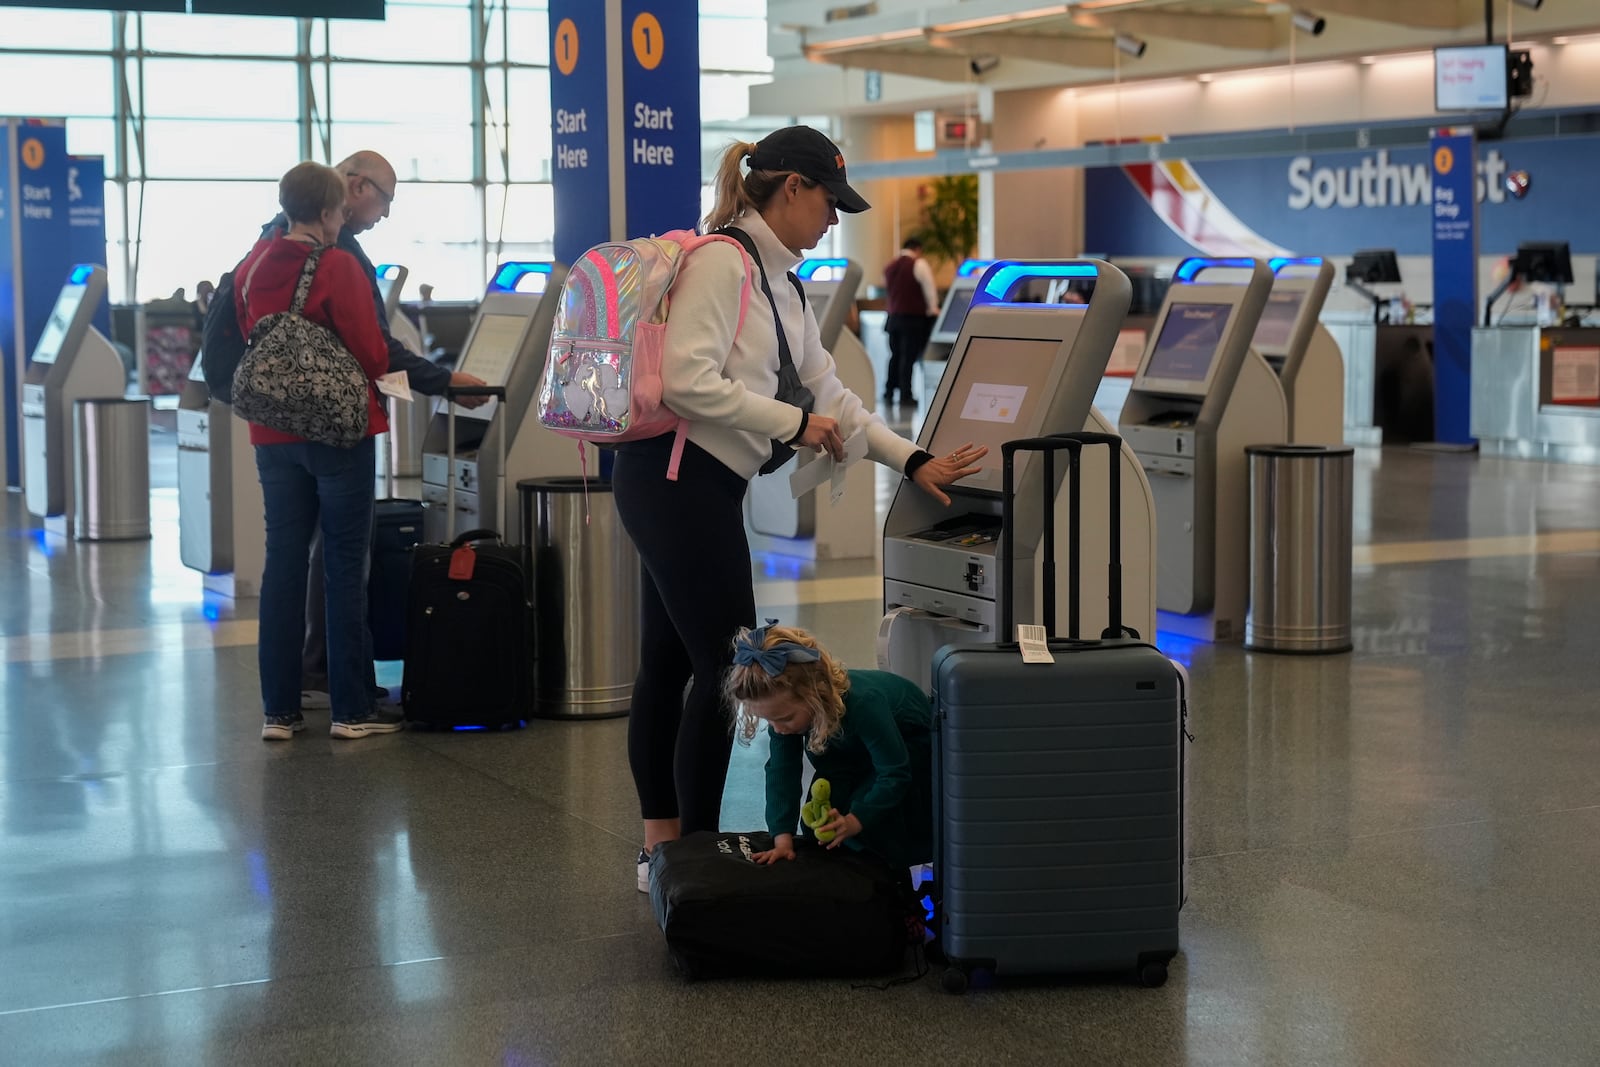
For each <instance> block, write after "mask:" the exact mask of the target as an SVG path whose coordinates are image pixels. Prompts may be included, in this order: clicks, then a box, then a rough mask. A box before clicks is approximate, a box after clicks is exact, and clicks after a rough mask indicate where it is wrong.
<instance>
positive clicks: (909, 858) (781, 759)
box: [767, 671, 933, 866]
mask: <svg viewBox="0 0 1600 1067" xmlns="http://www.w3.org/2000/svg"><path fill="white" fill-rule="evenodd" d="M849 675H850V690H849V692H847V693H846V694H845V698H844V716H843V718H841V719H840V720H839V731H838V732H837V733H835V734H834V735H833V736H832V737H831V738H829V739H828V747H827V748H826V749H825V750H824V751H822V752H820V753H807V752H806V750H805V749H806V743H807V741H808V740H809V736H808V735H806V734H779V733H776V732H774V731H773V730H772V728H771V727H768V729H767V735H768V739H769V744H770V753H769V755H768V756H767V830H768V832H769V833H772V834H792V833H794V832H795V828H796V826H797V825H798V824H799V822H800V805H801V804H802V803H803V802H804V800H805V799H806V798H805V796H804V795H803V793H802V791H801V771H802V767H801V759H802V757H803V756H809V757H810V759H811V765H812V766H813V767H814V768H816V772H817V777H819V778H826V779H827V780H828V784H829V785H830V786H831V787H832V790H833V793H832V802H833V806H834V807H835V808H837V809H838V810H839V812H840V813H841V814H844V815H854V816H855V817H856V818H857V819H859V820H860V821H861V833H860V834H858V835H857V836H856V837H854V838H851V839H850V840H849V841H847V842H845V844H846V845H847V846H848V847H853V848H865V849H870V850H871V851H873V852H876V853H878V854H879V855H881V856H882V857H883V858H884V859H886V860H888V861H889V862H891V863H893V864H895V865H897V866H911V865H912V864H916V863H926V862H928V861H930V860H932V859H933V750H932V738H931V731H932V728H933V709H932V706H931V704H930V703H929V700H928V697H927V695H926V694H925V693H923V691H922V690H921V689H920V688H918V686H917V685H916V684H915V683H914V682H909V681H907V680H906V679H904V678H901V677H900V676H899V675H896V674H888V673H886V672H883V671H850V672H849ZM801 832H802V833H804V834H805V835H806V836H808V837H810V836H812V833H811V829H810V828H809V827H806V828H803V829H802V831H801Z"/></svg>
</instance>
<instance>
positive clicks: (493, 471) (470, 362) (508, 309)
mask: <svg viewBox="0 0 1600 1067" xmlns="http://www.w3.org/2000/svg"><path fill="white" fill-rule="evenodd" d="M566 277H567V268H566V267H565V266H564V265H562V264H560V263H548V262H532V263H503V264H501V265H500V267H499V269H498V270H496V272H495V276H494V280H493V281H491V282H490V283H489V291H488V292H487V293H486V294H485V295H484V298H483V303H482V305H480V306H479V308H478V315H477V318H476V319H474V320H473V323H472V330H471V332H470V333H468V334H467V341H466V344H465V346H463V348H462V350H461V360H460V362H459V363H458V364H457V366H456V369H457V370H460V371H463V372H465V373H467V374H473V375H476V376H477V377H479V378H481V379H483V381H484V382H485V383H486V384H488V385H496V386H501V387H503V388H504V389H505V391H506V399H505V403H503V404H502V403H500V402H499V401H496V400H490V401H489V402H488V403H487V404H485V405H483V406H482V407H478V408H463V407H460V406H457V409H456V441H455V447H456V455H455V462H454V463H453V464H452V463H451V461H450V460H451V457H450V455H449V434H448V427H447V411H446V410H445V406H444V405H443V404H441V405H439V410H438V411H436V412H435V413H434V414H433V416H432V418H431V419H429V421H428V432H427V435H426V437H425V438H424V440H423V445H422V499H423V502H424V503H425V504H426V505H427V513H426V518H425V520H424V529H423V532H424V535H425V537H426V538H427V539H428V540H430V541H442V540H444V539H445V538H446V536H447V535H448V533H449V531H450V530H451V529H452V526H451V524H450V514H451V511H450V509H451V507H452V505H453V507H454V509H455V525H454V527H453V528H454V530H455V531H456V532H457V533H464V532H466V531H467V530H473V529H480V528H482V529H491V530H497V531H499V533H500V535H501V537H503V538H505V540H506V541H508V542H512V543H515V542H516V541H517V540H518V539H519V537H520V534H519V532H518V530H517V528H516V524H515V523H514V522H512V521H511V517H510V516H508V515H505V514H502V510H503V505H504V502H505V499H506V486H507V485H508V484H509V485H515V484H516V483H517V482H518V481H520V480H521V479H523V478H534V477H541V476H544V475H561V474H578V473H580V472H581V467H580V465H579V460H578V445H577V442H576V441H569V440H568V439H566V438H564V437H560V436H557V435H556V434H553V433H551V432H550V431H548V430H546V429H544V428H543V427H541V426H540V425H539V419H538V416H537V414H535V412H534V410H533V408H534V404H533V402H534V399H535V396H536V395H537V393H538V391H539V380H540V378H541V376H542V375H543V374H544V361H545V357H546V356H547V355H548V354H549V351H550V332H551V329H552V327H553V326H554V324H555V314H556V306H557V304H559V303H560V300H561V285H562V283H563V282H565V281H566ZM496 434H504V435H507V436H506V448H505V456H506V468H507V469H506V470H503V471H502V470H500V469H499V456H500V447H499V443H498V442H497V441H496V440H495V437H494V435H496Z"/></svg>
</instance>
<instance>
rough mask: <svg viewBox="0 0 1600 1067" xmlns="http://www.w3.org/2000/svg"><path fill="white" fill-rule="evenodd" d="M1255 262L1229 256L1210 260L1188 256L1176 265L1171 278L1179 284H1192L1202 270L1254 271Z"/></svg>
mask: <svg viewBox="0 0 1600 1067" xmlns="http://www.w3.org/2000/svg"><path fill="white" fill-rule="evenodd" d="M1255 266H1256V261H1255V260H1253V259H1251V258H1250V257H1249V256H1230V257H1228V258H1226V259H1210V258H1207V257H1206V256H1190V257H1189V258H1188V259H1186V260H1184V261H1183V262H1182V263H1179V264H1178V269H1177V270H1176V271H1174V272H1173V275H1172V276H1173V277H1174V278H1176V279H1178V281H1180V282H1184V283H1193V281H1194V279H1195V277H1196V275H1198V274H1199V273H1200V272H1201V271H1203V270H1215V269H1218V268H1223V267H1234V268H1237V269H1239V270H1254V269H1255Z"/></svg>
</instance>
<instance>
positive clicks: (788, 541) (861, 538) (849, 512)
mask: <svg viewBox="0 0 1600 1067" xmlns="http://www.w3.org/2000/svg"><path fill="white" fill-rule="evenodd" d="M795 277H797V278H799V279H800V284H801V287H802V288H804V290H805V294H806V306H807V307H808V308H809V309H810V310H811V314H812V316H813V317H814V318H815V319H816V321H817V332H818V335H819V336H820V338H821V340H822V347H823V348H826V349H827V350H828V353H829V354H830V355H832V356H833V362H834V366H835V367H836V369H837V371H838V374H839V380H840V381H841V382H842V383H843V384H844V386H845V388H846V389H849V390H850V391H851V392H853V393H855V394H856V395H857V396H858V397H860V398H861V400H862V402H863V403H865V404H866V405H867V407H868V408H869V409H871V408H872V407H873V405H874V404H875V403H876V397H877V394H878V390H877V387H876V378H875V376H874V374H873V371H872V362H871V360H870V359H869V358H868V356H867V350H866V349H865V348H863V347H862V345H861V340H860V338H858V337H857V336H856V335H855V334H854V333H853V332H852V331H851V329H850V326H849V319H850V311H851V309H852V308H853V307H854V306H855V299H856V293H857V292H858V291H859V289H860V286H861V265H860V264H859V263H856V262H855V261H854V260H850V259H807V260H802V261H801V263H800V264H799V266H797V267H796V268H795ZM815 459H816V456H815V455H813V454H811V453H809V452H801V453H799V454H797V455H796V456H795V458H794V459H793V460H791V461H790V462H789V463H786V464H785V465H784V466H783V467H782V468H781V469H779V470H777V471H774V472H773V473H772V474H769V475H766V476H765V477H761V478H757V479H756V480H755V481H754V482H752V483H751V485H750V492H749V493H748V494H746V496H745V502H746V507H745V512H746V520H747V522H748V525H749V528H750V541H751V548H752V550H753V551H755V552H771V553H775V554H777V555H784V556H798V557H800V558H802V559H870V558H872V557H873V556H874V555H876V554H877V548H878V528H877V511H876V507H875V494H874V492H873V478H872V470H871V465H870V464H867V463H857V464H855V465H854V466H852V467H851V468H849V471H848V472H847V474H846V476H845V477H846V485H845V492H844V495H843V496H842V497H840V498H839V499H838V500H837V501H835V502H830V501H820V502H819V500H818V495H819V494H818V493H816V492H811V493H806V494H804V495H802V496H801V497H800V498H799V499H796V498H795V496H794V493H793V491H792V490H791V488H790V485H789V476H790V475H791V474H793V473H794V472H795V470H796V469H797V468H798V467H799V466H801V465H804V464H808V463H811V462H814V461H815Z"/></svg>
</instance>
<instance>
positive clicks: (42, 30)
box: [0, 7, 112, 78]
mask: <svg viewBox="0 0 1600 1067" xmlns="http://www.w3.org/2000/svg"><path fill="white" fill-rule="evenodd" d="M111 25H112V23H111V17H110V16H109V15H107V14H106V13H105V12H103V11H35V10H32V9H28V8H23V9H20V10H19V9H17V8H4V7H0V45H3V46H4V47H5V48H7V49H10V48H64V49H71V50H73V51H83V52H88V51H97V52H105V51H109V50H110V48H111ZM6 65H7V67H8V68H9V67H10V62H9V60H8V61H7V64H6ZM8 78H9V74H8Z"/></svg>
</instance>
